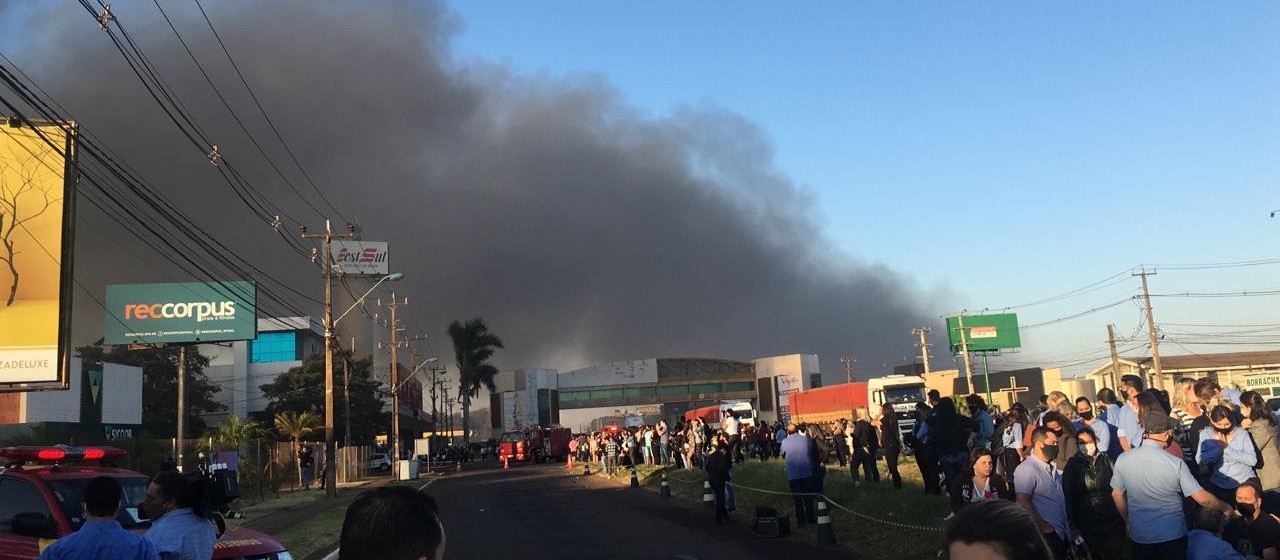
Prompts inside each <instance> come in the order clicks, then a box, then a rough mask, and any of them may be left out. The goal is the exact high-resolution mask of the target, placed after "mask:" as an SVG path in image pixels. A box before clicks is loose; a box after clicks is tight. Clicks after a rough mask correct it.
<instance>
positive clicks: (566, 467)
mask: <svg viewBox="0 0 1280 560" xmlns="http://www.w3.org/2000/svg"><path fill="white" fill-rule="evenodd" d="M564 470H566V471H572V470H573V455H570V456H569V464H568V465H567V466H565V468H564Z"/></svg>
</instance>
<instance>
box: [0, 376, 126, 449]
mask: <svg viewBox="0 0 1280 560" xmlns="http://www.w3.org/2000/svg"><path fill="white" fill-rule="evenodd" d="M71 371H72V372H73V373H72V374H71V376H70V379H69V380H68V381H69V388H68V389H67V390H65V391H33V392H28V393H3V394H0V425H2V426H0V436H5V435H10V434H12V433H14V432H17V431H23V430H26V429H29V428H33V427H35V428H46V429H53V430H54V431H57V432H62V433H66V434H68V435H74V436H78V437H79V438H81V441H91V442H96V441H109V440H112V439H117V438H132V437H133V436H134V434H135V432H136V431H137V430H138V429H140V428H141V426H142V368H139V367H133V366H126V365H121V364H113V363H86V362H85V361H84V360H83V359H81V358H79V357H72V358H71Z"/></svg>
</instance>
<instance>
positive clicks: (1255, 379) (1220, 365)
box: [1086, 350, 1280, 398]
mask: <svg viewBox="0 0 1280 560" xmlns="http://www.w3.org/2000/svg"><path fill="white" fill-rule="evenodd" d="M1116 365H1117V367H1115V368H1113V367H1112V364H1111V363H1110V362H1107V363H1105V364H1103V365H1101V366H1098V367H1097V368H1096V369H1094V370H1093V371H1091V372H1089V373H1088V374H1086V377H1087V378H1088V379H1092V380H1094V382H1095V384H1096V385H1097V386H1099V387H1113V388H1114V387H1115V386H1116V383H1117V382H1118V381H1119V380H1120V378H1121V377H1123V376H1125V375H1138V376H1141V377H1142V379H1143V381H1144V382H1146V384H1147V386H1148V387H1156V388H1161V389H1168V388H1170V387H1173V384H1174V382H1175V381H1177V380H1178V379H1182V378H1194V379H1198V378H1201V377H1208V378H1210V379H1213V380H1214V381H1217V382H1218V383H1219V384H1220V385H1222V386H1224V387H1226V386H1232V387H1236V388H1238V389H1241V390H1245V391H1257V392H1259V393H1261V394H1262V396H1263V398H1269V397H1280V351H1276V350H1266V351H1261V352H1226V353H1218V354H1192V355H1183V356H1161V357H1160V371H1161V376H1160V377H1159V378H1156V375H1155V363H1154V362H1153V361H1152V359H1151V358H1150V357H1129V356H1123V357H1120V358H1119V359H1118V360H1117V364H1116Z"/></svg>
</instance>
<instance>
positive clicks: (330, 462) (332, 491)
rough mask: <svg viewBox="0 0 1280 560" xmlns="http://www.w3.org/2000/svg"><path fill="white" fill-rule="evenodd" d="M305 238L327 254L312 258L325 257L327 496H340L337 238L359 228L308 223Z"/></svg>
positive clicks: (325, 455)
mask: <svg viewBox="0 0 1280 560" xmlns="http://www.w3.org/2000/svg"><path fill="white" fill-rule="evenodd" d="M299 229H300V230H301V231H302V238H303V239H323V240H324V254H323V255H319V256H318V255H316V254H315V253H314V252H313V253H312V256H311V258H312V259H313V260H314V259H316V258H317V257H319V258H323V259H324V461H325V470H324V473H325V475H324V495H325V497H326V498H336V497H338V487H337V484H336V482H337V466H338V465H337V457H338V453H337V438H336V437H334V432H335V431H336V430H335V427H334V421H333V416H334V415H333V268H334V263H333V249H332V247H333V240H334V239H351V238H352V237H355V227H353V226H350V225H348V226H347V233H345V234H337V233H333V228H332V227H330V225H329V220H325V221H324V233H307V228H306V226H301V227H300V228H299Z"/></svg>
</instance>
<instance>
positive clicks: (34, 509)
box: [0, 445, 293, 560]
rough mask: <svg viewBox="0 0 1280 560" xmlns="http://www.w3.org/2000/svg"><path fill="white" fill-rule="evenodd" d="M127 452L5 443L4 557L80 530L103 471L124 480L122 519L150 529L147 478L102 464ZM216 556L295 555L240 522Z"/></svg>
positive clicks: (0, 516) (265, 559)
mask: <svg viewBox="0 0 1280 560" xmlns="http://www.w3.org/2000/svg"><path fill="white" fill-rule="evenodd" d="M123 456H124V451H123V450H121V449H116V448H114V447H68V446H65V445H58V446H50V447H36V446H23V447H4V448H0V458H3V463H0V464H3V465H7V466H3V467H0V560H34V559H35V558H36V557H38V556H39V555H40V551H41V550H43V549H44V547H46V546H48V545H49V544H51V543H53V541H54V540H56V539H57V538H59V537H64V536H67V535H69V534H71V533H74V532H75V531H76V530H78V529H79V528H80V526H81V525H82V524H83V523H84V512H83V507H82V504H81V501H82V499H81V496H82V495H83V492H84V487H85V485H86V484H88V483H89V481H90V480H91V479H93V478H95V477H98V476H104V475H105V476H110V477H113V478H115V479H116V480H118V481H120V486H121V487H122V488H123V490H124V495H123V496H122V497H121V506H122V508H121V512H120V517H119V521H120V524H121V525H123V526H124V528H125V529H128V530H130V531H136V532H139V533H141V532H145V531H146V529H147V527H149V526H150V522H149V521H143V520H140V519H138V509H137V507H138V504H139V503H140V502H142V499H143V498H144V497H145V496H146V494H147V484H148V483H149V481H148V479H147V477H145V476H143V475H141V474H139V473H137V472H134V471H130V470H126V469H118V468H114V467H109V466H103V465H101V464H100V463H97V462H100V461H110V460H112V459H118V458H120V457H123ZM33 463H35V465H33ZM213 557H214V559H215V560H219V559H221V560H232V559H237V560H238V559H243V560H293V556H292V555H290V554H289V551H287V550H285V548H284V547H283V546H281V545H280V543H278V542H276V541H275V540H274V539H272V538H271V537H268V536H266V535H264V534H262V533H258V532H256V531H251V530H249V529H242V528H238V527H228V528H227V532H226V533H224V534H223V535H222V536H221V537H219V538H218V541H217V543H215V545H214V550H213Z"/></svg>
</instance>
